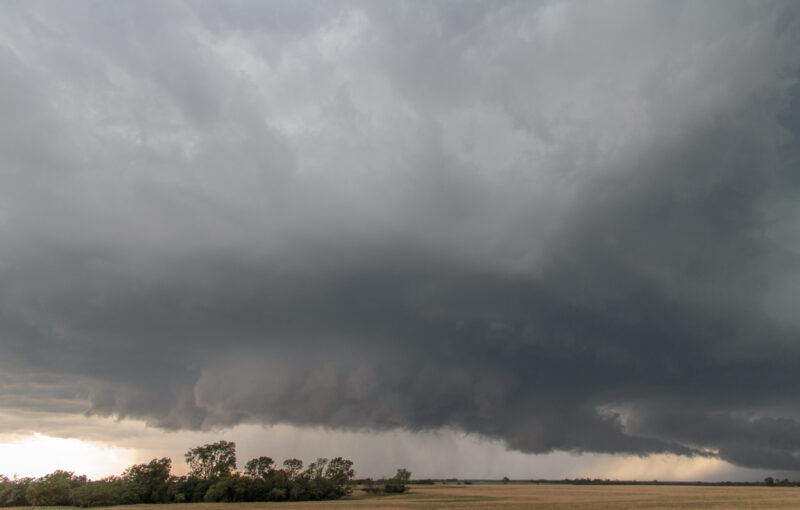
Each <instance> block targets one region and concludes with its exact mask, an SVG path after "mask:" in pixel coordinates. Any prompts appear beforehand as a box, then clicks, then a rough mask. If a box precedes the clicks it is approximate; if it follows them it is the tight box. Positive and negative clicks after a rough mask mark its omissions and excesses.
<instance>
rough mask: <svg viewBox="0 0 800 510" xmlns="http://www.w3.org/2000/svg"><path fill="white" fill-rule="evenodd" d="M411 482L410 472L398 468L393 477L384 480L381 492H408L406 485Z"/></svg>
mask: <svg viewBox="0 0 800 510" xmlns="http://www.w3.org/2000/svg"><path fill="white" fill-rule="evenodd" d="M409 480H411V472H410V471H409V470H407V469H405V468H400V469H398V470H397V473H396V474H395V475H394V477H392V478H390V479H388V480H386V483H385V484H384V485H383V492H389V493H392V492H405V491H407V490H408V487H407V486H406V484H407V483H408V482H409Z"/></svg>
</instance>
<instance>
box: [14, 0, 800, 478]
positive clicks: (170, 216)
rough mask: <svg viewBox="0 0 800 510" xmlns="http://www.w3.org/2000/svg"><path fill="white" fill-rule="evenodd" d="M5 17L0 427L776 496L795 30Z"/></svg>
mask: <svg viewBox="0 0 800 510" xmlns="http://www.w3.org/2000/svg"><path fill="white" fill-rule="evenodd" d="M0 11H2V15H1V16H0V117H2V118H3V119H4V120H3V122H2V123H0V370H2V376H0V407H4V408H5V409H17V410H46V411H52V412H63V413H80V412H84V411H86V412H88V413H89V414H92V415H100V416H115V417H119V418H132V419H142V420H146V421H147V422H148V423H149V424H150V425H151V426H154V427H161V428H165V429H192V430H197V429H204V430H205V429H210V428H215V427H227V426H233V425H236V424H241V423H264V424H272V423H289V424H294V425H308V426H324V427H330V428H336V429H344V430H358V431H384V430H390V429H405V430H409V431H428V430H434V429H438V428H441V427H448V428H452V429H456V430H463V431H465V432H468V433H476V434H480V435H483V436H486V437H489V438H492V439H498V440H501V441H503V443H504V444H505V445H506V446H507V447H508V448H510V449H514V450H520V451H523V452H530V453H545V452H551V451H557V450H565V451H574V452H601V453H627V454H633V455H642V456H644V455H650V454H661V453H664V454H679V455H688V456H705V457H715V458H719V459H722V460H725V461H728V462H730V463H733V464H736V465H738V466H743V467H756V468H769V469H785V470H797V469H800V439H799V438H800V412H798V408H797V403H796V399H797V396H796V393H797V384H798V376H797V374H798V373H800V342H799V341H798V339H800V319H799V318H798V315H797V313H796V308H797V303H800V200H798V199H799V198H800V5H798V4H797V3H795V2H760V3H758V4H751V3H746V2H727V1H725V2H702V3H698V2H678V1H676V2H623V1H617V2H603V1H598V2H591V3H577V2H575V3H574V2H519V3H517V2H463V3H461V2H439V3H431V2H392V3H374V2H313V3H310V4H308V5H307V4H306V3H304V2H295V1H292V2H269V3H262V2H237V1H233V2H225V3H216V2H186V3H182V2H162V1H157V2H156V1H142V2H130V3H121V4H114V5H111V4H108V3H103V2H88V1H87V2H73V3H57V2H36V1H34V2H9V3H5V4H4V5H3V6H2V7H0Z"/></svg>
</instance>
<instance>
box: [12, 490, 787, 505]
mask: <svg viewBox="0 0 800 510" xmlns="http://www.w3.org/2000/svg"><path fill="white" fill-rule="evenodd" d="M43 508H44V507H39V508H37V510H42V509H43ZM50 508H53V507H50ZM114 508H115V510H134V509H136V510H144V509H146V510H256V509H264V510H284V509H290V510H306V509H309V510H310V509H315V510H319V509H323V508H336V509H340V510H344V509H367V508H378V509H384V510H390V509H397V510H402V509H435V508H460V509H485V510H487V509H495V508H497V509H523V508H556V509H558V508H579V509H580V508H584V509H587V508H600V509H606V508H759V509H760V508H795V509H796V508H800V488H798V487H690V486H646V485H616V486H607V485H606V486H602V485H595V486H575V485H534V484H509V485H502V484H475V485H428V486H412V490H411V492H409V493H407V494H401V495H393V496H377V497H376V496H365V495H363V493H362V492H361V491H359V490H356V491H355V493H354V495H353V496H351V497H349V498H346V499H342V500H338V501H321V502H314V503H310V502H298V503H194V504H180V505H179V504H174V505H136V506H120V507H114ZM25 510H30V509H29V508H26V509H25Z"/></svg>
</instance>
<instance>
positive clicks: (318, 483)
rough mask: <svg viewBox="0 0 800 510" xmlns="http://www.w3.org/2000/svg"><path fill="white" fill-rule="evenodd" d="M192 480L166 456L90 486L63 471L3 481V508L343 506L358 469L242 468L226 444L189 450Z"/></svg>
mask: <svg viewBox="0 0 800 510" xmlns="http://www.w3.org/2000/svg"><path fill="white" fill-rule="evenodd" d="M184 457H185V460H186V462H187V464H188V465H189V474H188V475H185V476H175V475H173V474H172V473H171V469H172V460H171V459H169V458H167V457H164V458H161V459H153V460H151V461H150V462H149V463H147V464H136V465H133V466H130V467H129V468H127V469H126V470H125V471H124V472H123V473H122V474H121V475H119V476H110V477H107V478H103V479H102V480H89V479H87V477H86V476H85V475H81V476H77V475H75V474H74V473H72V472H70V471H63V470H58V471H55V472H53V473H50V474H48V475H46V476H43V477H40V478H14V479H9V478H7V477H5V476H0V506H6V507H8V506H26V505H34V506H36V505H39V506H67V505H71V506H78V507H81V508H83V507H92V506H113V505H130V504H139V503H190V502H244V501H307V500H325V499H338V498H341V497H342V496H345V495H347V494H349V493H350V492H351V491H352V486H353V478H354V476H355V470H354V469H353V462H352V461H350V460H347V459H344V458H342V457H335V458H333V459H330V460H329V459H326V458H319V459H317V460H316V461H314V462H312V463H310V464H309V465H308V466H306V467H305V468H304V467H303V461H301V460H299V459H287V460H285V461H284V462H283V464H282V465H281V466H279V465H277V464H276V463H275V462H274V461H273V459H272V458H270V457H263V456H262V457H258V458H255V459H252V460H250V461H248V462H247V463H246V464H245V466H244V470H243V471H239V470H237V467H236V443H234V442H231V441H224V440H223V441H219V442H217V443H210V444H206V445H203V446H197V447H195V448H191V449H189V451H188V452H186V454H185V455H184ZM409 478H410V473H408V472H407V471H405V470H398V475H397V476H396V477H395V478H392V479H390V480H389V481H386V482H385V483H384V485H383V486H384V487H386V488H387V489H386V491H387V492H389V491H394V492H403V491H404V490H405V483H407V482H408V479H409Z"/></svg>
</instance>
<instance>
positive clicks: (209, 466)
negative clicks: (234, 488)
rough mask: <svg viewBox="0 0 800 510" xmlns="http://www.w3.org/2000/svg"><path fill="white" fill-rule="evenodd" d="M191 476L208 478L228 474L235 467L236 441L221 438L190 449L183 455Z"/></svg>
mask: <svg viewBox="0 0 800 510" xmlns="http://www.w3.org/2000/svg"><path fill="white" fill-rule="evenodd" d="M184 457H185V458H186V462H187V464H189V468H190V470H191V473H192V475H193V476H195V477H197V478H200V479H203V480H209V479H211V478H218V477H225V476H230V475H231V474H232V473H233V470H234V469H236V443H234V442H233V441H225V440H222V441H220V442H218V443H210V444H206V445H203V446H197V447H195V448H192V449H190V450H189V451H188V452H186V454H185V455H184Z"/></svg>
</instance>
